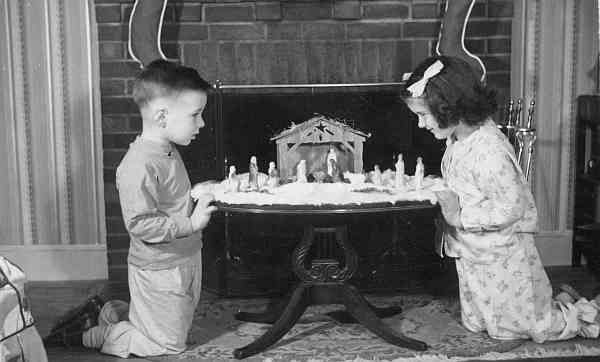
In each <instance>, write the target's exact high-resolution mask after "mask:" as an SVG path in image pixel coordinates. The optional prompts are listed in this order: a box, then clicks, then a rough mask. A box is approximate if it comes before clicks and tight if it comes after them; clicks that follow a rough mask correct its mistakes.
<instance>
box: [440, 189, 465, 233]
mask: <svg viewBox="0 0 600 362" xmlns="http://www.w3.org/2000/svg"><path fill="white" fill-rule="evenodd" d="M434 193H435V196H436V197H437V200H438V203H439V204H440V208H441V209H442V214H443V215H444V219H446V222H447V223H448V224H450V225H451V226H454V227H456V228H461V227H462V223H461V221H460V202H459V200H458V195H457V194H456V193H455V192H454V191H452V190H443V191H434Z"/></svg>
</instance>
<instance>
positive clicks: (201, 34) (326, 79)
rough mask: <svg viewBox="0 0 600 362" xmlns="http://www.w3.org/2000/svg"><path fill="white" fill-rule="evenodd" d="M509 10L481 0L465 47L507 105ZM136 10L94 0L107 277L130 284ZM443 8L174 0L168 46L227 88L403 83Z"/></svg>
mask: <svg viewBox="0 0 600 362" xmlns="http://www.w3.org/2000/svg"><path fill="white" fill-rule="evenodd" d="M512 4H513V3H512V1H510V0H487V1H478V2H477V3H476V4H475V7H474V9H473V12H472V14H471V18H470V20H469V24H468V27H467V39H466V43H467V48H468V49H469V50H470V51H471V52H473V53H475V54H477V55H479V56H480V57H481V59H482V60H483V62H484V63H485V64H486V67H487V69H488V81H489V83H490V84H491V85H493V86H495V87H496V88H498V90H499V97H500V101H502V100H504V99H506V98H507V94H508V93H509V87H510V35H511V22H512V15H513V5H512ZM132 5H133V0H96V18H97V22H98V40H99V52H100V87H101V97H102V115H103V119H102V124H103V135H104V136H103V140H104V142H103V146H104V181H105V196H106V223H107V232H108V249H109V255H108V257H109V276H110V278H111V279H117V280H125V279H126V273H127V269H126V256H127V248H128V244H129V243H128V237H127V234H126V231H125V229H124V226H123V222H122V220H121V214H120V208H119V204H118V197H117V193H116V190H115V187H114V181H115V167H116V165H117V164H118V163H119V161H120V160H121V158H122V156H123V154H124V153H125V151H126V149H127V147H128V144H129V142H131V140H132V139H133V138H134V137H135V135H136V134H137V133H138V132H139V131H140V130H141V120H140V118H139V116H138V114H137V110H136V107H135V105H134V104H133V102H132V101H131V100H130V99H129V96H130V94H131V85H132V77H133V76H134V74H135V73H136V72H137V70H138V67H137V64H136V63H135V62H134V61H132V60H131V58H130V57H129V55H128V54H127V24H128V19H129V13H130V12H131V8H132ZM443 9H444V4H443V3H440V2H438V1H435V0H412V1H410V0H405V1H403V0H397V1H390V0H385V1H384V0H381V1H379V0H362V1H359V0H335V1H333V0H331V1H327V0H321V1H307V0H295V1H294V0H287V1H244V0H238V1H236V0H222V1H219V0H195V1H192V0H189V1H169V3H168V6H167V11H166V14H165V24H164V27H163V39H162V41H163V50H164V51H165V53H166V55H167V56H168V57H171V58H179V59H181V60H182V61H183V62H184V63H185V64H186V65H189V66H193V67H196V68H197V69H198V70H199V72H200V73H201V74H202V75H203V76H204V77H205V78H206V79H207V80H209V81H211V82H212V81H215V80H221V81H222V82H223V83H225V84H271V83H277V84H281V83H283V84H288V83H367V82H396V81H400V79H401V77H402V73H404V72H409V71H411V69H412V68H413V67H414V66H415V65H416V64H417V63H418V62H419V61H421V60H422V59H423V58H425V57H427V56H428V55H430V54H431V52H432V49H433V48H434V47H435V43H436V41H437V34H438V31H439V26H440V20H441V16H442V12H443ZM208 153H209V154H211V153H210V152H208ZM212 153H214V152H212ZM206 162H210V160H206Z"/></svg>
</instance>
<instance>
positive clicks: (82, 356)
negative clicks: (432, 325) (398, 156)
mask: <svg viewBox="0 0 600 362" xmlns="http://www.w3.org/2000/svg"><path fill="white" fill-rule="evenodd" d="M548 275H549V277H550V280H551V282H552V285H553V286H554V287H558V286H559V285H560V284H561V283H568V284H570V285H572V286H573V287H575V288H576V289H577V290H579V291H580V293H581V294H582V295H584V296H586V297H591V296H595V295H596V294H599V293H600V283H599V282H598V280H597V279H596V278H595V277H594V276H592V275H591V274H590V273H589V272H588V271H587V270H586V269H584V268H571V267H552V268H548ZM448 292H449V293H450V292H453V291H448ZM94 294H102V295H103V296H105V297H108V298H110V299H122V300H128V299H129V296H128V291H127V286H126V285H125V284H122V283H109V282H106V281H93V282H90V281H80V282H54V283H52V282H30V283H28V284H27V295H28V298H29V300H30V302H31V307H32V311H33V314H34V317H35V318H36V324H37V328H38V331H39V332H40V334H41V335H42V336H45V335H46V334H47V333H48V332H49V331H50V328H51V327H52V325H53V323H54V322H55V320H56V318H57V317H58V316H60V315H62V314H63V313H65V312H66V311H67V310H69V309H71V308H73V307H74V306H76V305H78V304H80V303H81V302H82V301H84V300H85V299H86V298H87V297H88V296H91V295H94ZM201 298H203V299H207V298H217V296H215V295H211V294H209V293H203V295H202V297H201ZM48 358H49V360H50V361H53V362H59V361H60V362H80V361H85V362H101V361H102V362H109V361H111V362H112V361H122V359H119V358H115V357H110V356H106V355H102V354H100V353H99V352H96V351H91V350H86V349H71V350H67V349H62V348H52V349H48ZM599 358H600V357H591V358H580V359H573V358H570V359H557V358H554V359H552V358H547V359H543V361H544V362H552V361H563V362H566V361H574V362H575V361H586V362H587V361H598V360H599ZM128 361H147V360H146V359H142V358H130V359H128ZM474 361H475V360H474ZM524 361H542V359H527V360H524Z"/></svg>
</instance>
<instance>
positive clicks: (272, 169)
mask: <svg viewBox="0 0 600 362" xmlns="http://www.w3.org/2000/svg"><path fill="white" fill-rule="evenodd" d="M267 173H268V178H267V186H268V187H270V188H274V187H277V186H279V172H278V171H277V167H276V166H275V162H273V161H271V162H269V171H268V172H267Z"/></svg>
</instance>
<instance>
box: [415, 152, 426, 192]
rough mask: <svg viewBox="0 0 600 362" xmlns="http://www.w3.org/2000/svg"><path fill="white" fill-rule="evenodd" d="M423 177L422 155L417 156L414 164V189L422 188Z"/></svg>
mask: <svg viewBox="0 0 600 362" xmlns="http://www.w3.org/2000/svg"><path fill="white" fill-rule="evenodd" d="M424 177H425V165H423V157H417V165H416V166H415V189H417V190H420V189H422V188H423V178H424Z"/></svg>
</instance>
